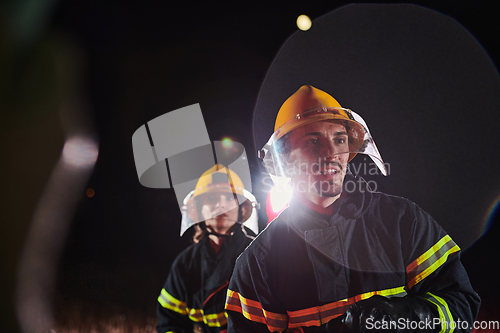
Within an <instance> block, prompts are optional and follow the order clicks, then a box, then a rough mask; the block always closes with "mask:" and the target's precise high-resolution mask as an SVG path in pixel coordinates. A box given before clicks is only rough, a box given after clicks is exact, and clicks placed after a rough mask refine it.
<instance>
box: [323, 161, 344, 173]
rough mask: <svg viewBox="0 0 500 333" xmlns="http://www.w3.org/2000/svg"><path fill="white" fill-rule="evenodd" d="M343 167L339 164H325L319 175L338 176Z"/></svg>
mask: <svg viewBox="0 0 500 333" xmlns="http://www.w3.org/2000/svg"><path fill="white" fill-rule="evenodd" d="M341 170H342V167H341V166H340V165H339V164H338V163H328V164H326V163H325V164H324V165H323V167H322V168H321V169H320V170H319V173H320V174H321V175H323V176H330V175H336V174H338V173H340V172H341Z"/></svg>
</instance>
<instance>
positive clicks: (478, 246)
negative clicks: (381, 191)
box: [0, 0, 500, 332]
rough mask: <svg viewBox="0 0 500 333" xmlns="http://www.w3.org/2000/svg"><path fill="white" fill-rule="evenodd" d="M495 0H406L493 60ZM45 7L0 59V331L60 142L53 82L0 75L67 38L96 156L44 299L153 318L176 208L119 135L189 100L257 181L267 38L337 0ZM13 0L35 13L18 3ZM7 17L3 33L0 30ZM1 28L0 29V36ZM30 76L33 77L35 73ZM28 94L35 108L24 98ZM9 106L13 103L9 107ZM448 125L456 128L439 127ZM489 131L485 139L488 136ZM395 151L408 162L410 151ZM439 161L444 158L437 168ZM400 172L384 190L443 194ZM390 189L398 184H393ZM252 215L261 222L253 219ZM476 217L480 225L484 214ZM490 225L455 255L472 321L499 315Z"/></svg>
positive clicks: (421, 199) (495, 185) (272, 42)
mask: <svg viewBox="0 0 500 333" xmlns="http://www.w3.org/2000/svg"><path fill="white" fill-rule="evenodd" d="M360 2H363V1H360ZM370 2H371V3H373V1H370ZM496 2H497V1H495V0H491V1H487V0H471V1H469V0H464V1H452V0H447V1H415V2H412V3H415V4H421V5H424V6H426V7H428V8H432V9H435V10H438V11H440V12H442V13H445V14H447V15H450V16H451V17H453V18H455V19H456V20H457V21H458V22H460V23H461V24H463V25H464V26H465V27H466V28H467V29H468V30H469V31H470V33H471V34H472V35H474V36H475V37H476V38H477V40H478V41H479V42H480V43H481V44H482V45H483V47H484V49H485V50H486V52H487V53H488V54H489V55H490V57H491V58H492V60H493V61H494V62H496V63H498V61H500V48H499V47H498V42H499V36H500V22H499V20H498V14H499V13H500V11H499V10H498V9H496V8H497V6H495V5H496ZM12 3H14V2H12ZM20 3H22V2H20ZM47 3H50V5H49V6H48V7H47V8H48V9H47V10H46V11H45V12H44V11H43V10H41V9H40V7H38V9H36V10H39V13H40V16H44V15H45V16H44V17H45V21H44V24H40V28H39V30H38V31H37V32H36V34H35V37H33V39H32V40H31V42H30V43H25V44H24V45H21V46H18V47H17V49H16V51H15V52H11V55H12V54H14V55H15V56H11V57H3V58H2V59H3V60H2V61H3V63H2V67H1V69H3V70H5V69H6V68H9V67H8V66H9V64H13V65H12V66H14V68H16V69H17V70H13V71H10V72H9V71H4V72H8V73H10V75H11V76H9V75H5V76H4V78H2V87H1V88H2V97H4V98H6V100H9V101H10V102H9V103H10V104H9V103H5V104H2V105H4V106H5V105H8V106H9V107H10V108H9V107H5V108H4V110H7V112H4V110H2V111H1V112H2V118H1V121H2V123H1V128H2V134H1V135H2V136H1V137H2V143H1V148H2V156H7V157H6V158H5V157H4V158H3V162H4V163H2V164H4V165H3V166H2V170H3V171H2V172H3V174H4V175H9V176H8V177H5V179H3V180H2V183H1V187H2V198H3V199H2V201H3V202H2V221H1V222H0V225H1V229H0V230H1V236H2V240H1V242H2V244H1V248H0V249H1V252H2V254H1V262H2V264H1V265H2V266H1V269H2V270H1V275H2V278H1V282H2V287H1V301H2V308H1V311H0V313H1V316H2V322H4V323H5V327H6V328H7V330H3V329H0V331H2V332H4V331H5V332H11V331H12V332H15V331H16V330H17V329H18V328H17V325H16V320H15V314H14V310H13V301H12V298H13V295H14V288H15V271H16V269H17V262H18V259H19V253H20V251H21V249H22V246H23V244H24V241H25V235H26V232H27V230H28V226H29V221H30V219H31V216H32V214H33V211H34V209H35V206H36V204H37V202H38V198H39V197H40V195H41V194H42V192H43V189H44V186H45V184H46V182H47V179H48V177H49V175H50V172H51V169H52V167H53V165H54V164H55V162H56V160H57V158H58V156H59V154H60V152H61V149H62V147H63V144H64V136H63V131H62V129H61V125H60V120H59V118H58V115H57V109H55V110H52V109H50V108H48V107H42V106H43V105H45V104H46V105H51V103H55V102H53V101H46V100H45V99H44V98H45V96H47V95H48V94H45V90H44V89H49V88H47V86H50V84H52V81H50V80H48V81H45V80H42V79H40V78H35V79H33V81H29V82H31V83H29V84H25V85H23V83H20V84H19V85H18V86H20V87H22V89H26V91H32V92H33V91H34V92H33V93H32V94H31V95H29V96H27V99H28V100H29V102H26V103H25V102H24V98H25V97H26V96H24V95H23V96H22V97H16V98H10V97H8V98H7V97H5V96H7V95H8V94H9V93H13V94H14V95H16V93H17V92H16V90H15V88H16V87H18V86H16V84H13V86H14V88H12V86H11V82H10V81H9V80H8V78H13V77H14V75H13V74H12V73H18V74H19V75H26V76H30V75H31V73H32V72H30V69H32V68H34V69H37V68H38V69H40V68H45V67H44V66H43V64H44V63H43V61H40V62H38V61H37V59H38V58H37V57H38V56H39V57H40V58H43V57H44V56H45V55H46V54H47V52H48V53H50V52H49V51H47V50H48V49H50V47H54V45H55V44H56V42H55V41H57V42H58V43H62V44H63V45H66V44H64V43H67V45H71V46H70V47H71V48H72V49H75V50H76V51H75V53H76V54H77V56H76V58H77V59H78V62H77V63H78V68H79V70H78V73H79V74H78V76H77V77H78V83H77V86H78V91H79V93H80V94H81V96H84V100H85V105H86V109H87V110H88V112H89V114H90V117H91V119H93V122H94V126H95V131H96V133H97V134H98V137H99V157H98V160H97V162H96V164H95V168H94V170H93V172H92V174H91V176H90V179H89V180H88V182H87V185H86V186H85V188H84V189H83V190H82V193H81V198H80V199H81V201H80V202H79V204H78V206H77V209H76V211H75V212H74V218H73V219H72V223H71V226H70V228H69V233H68V235H67V239H66V242H65V246H64V248H63V251H62V254H61V259H60V263H59V267H58V274H57V282H56V295H55V297H54V307H55V308H54V309H55V313H56V317H57V318H60V319H61V321H63V322H67V321H68V319H67V318H66V317H67V315H69V314H71V315H73V314H74V313H75V312H79V313H80V314H81V315H82V316H91V315H92V316H93V315H95V316H97V317H104V316H108V315H109V316H112V315H115V314H124V315H126V316H127V318H131V316H137V317H140V318H147V317H154V316H155V305H156V298H157V296H158V294H159V292H160V290H161V288H162V285H163V282H164V280H165V278H166V277H167V275H168V272H169V266H170V264H171V263H172V261H173V259H174V258H175V257H176V255H177V254H178V253H179V252H180V251H181V250H182V249H184V248H185V247H186V246H187V245H188V244H189V240H188V238H187V237H183V238H180V237H179V228H180V218H181V216H180V212H179V209H178V206H177V201H176V198H175V195H174V192H173V190H157V189H150V188H145V187H142V186H141V185H140V184H139V181H138V179H137V173H136V170H135V165H134V159H133V153H132V145H131V138H132V134H133V133H134V131H135V130H136V129H138V128H139V127H140V126H141V125H143V124H144V123H146V122H148V121H149V120H151V119H153V118H155V117H157V116H160V115H162V114H164V113H166V112H169V111H173V110H175V109H178V108H180V107H184V106H187V105H191V104H194V103H200V105H201V109H202V112H203V115H204V119H205V123H206V125H207V129H208V133H209V135H210V138H211V140H213V141H215V140H220V139H222V138H223V137H230V138H232V139H233V140H235V141H237V142H240V143H242V144H243V145H244V146H245V147H246V152H247V155H248V157H249V160H250V167H251V171H252V175H253V176H255V178H254V182H256V183H258V180H255V179H258V177H259V174H260V170H259V164H258V161H257V159H256V156H255V147H254V143H253V142H254V141H253V138H252V113H253V108H254V106H255V103H256V100H257V97H258V93H259V89H260V86H261V84H262V81H263V80H264V77H265V75H266V72H267V70H268V68H269V66H270V65H271V63H272V61H273V59H274V57H275V56H276V54H277V52H278V51H279V49H280V46H281V45H282V44H283V43H284V42H285V40H286V39H287V38H288V37H289V36H290V35H291V34H292V33H294V32H295V31H296V30H297V27H296V25H295V21H296V18H297V17H298V16H299V15H300V14H306V15H308V16H309V17H310V18H311V19H315V18H317V17H320V16H322V15H324V14H326V13H328V12H330V11H332V10H334V9H336V8H338V7H340V6H342V5H345V4H347V3H349V2H347V1H309V2H306V1H271V2H263V1H252V2H195V1H185V2H182V3H181V2H174V3H172V2H168V1H152V0H144V1H118V0H113V1H80V0H74V1H69V0H61V1H53V2H50V1H48V2H47ZM24 4H25V5H26V6H34V7H36V6H35V5H33V3H32V2H29V1H25V2H24ZM14 7H16V6H11V8H14ZM20 7H22V6H20ZM2 8H3V11H2V13H3V14H2V15H3V17H10V18H11V19H12V16H9V15H8V13H9V11H8V10H7V9H8V7H7V6H4V7H2ZM6 8H7V9H6ZM25 9H26V8H25ZM44 13H45V14H44ZM14 18H15V17H14ZM5 22H7V20H6V21H5ZM6 24H7V23H5V24H4V28H3V29H4V31H8V29H7V28H5V26H6ZM6 35H8V33H5V32H4V34H3V36H6ZM2 41H3V43H4V45H3V46H2V50H1V51H2V52H3V53H4V54H7V53H8V52H7V51H6V50H9V47H11V46H12V45H11V44H12V43H10V44H9V42H8V38H6V37H4V38H3V39H2ZM61 41H63V42H61ZM12 49H14V47H11V48H10V50H12ZM44 59H45V58H44ZM24 62H26V64H27V65H26V66H25V65H24ZM21 68H22V69H24V70H21ZM40 73H41V74H40V75H42V76H41V77H42V78H43V75H44V70H40ZM47 73H49V69H47ZM47 75H49V76H50V73H49V74H47ZM75 80H76V79H75ZM16 82H17V81H16ZM33 82H35V83H33ZM40 82H42V83H40ZM32 83H33V84H32ZM25 86H28V87H27V88H26V87H25ZM23 91H24V90H23ZM6 92H7V93H6ZM21 95H22V94H21V93H19V96H21ZM9 96H10V95H9ZM40 100H41V101H42V102H43V103H45V104H43V103H42V104H43V105H42V104H40V103H38V102H37V101H40ZM16 105H22V107H21V108H18V109H17V108H16V107H15V106H16ZM30 105H31V106H33V105H35V106H36V107H29V106H30ZM40 105H42V106H40ZM485 112H491V124H489V125H490V126H494V125H495V124H499V123H500V122H499V116H498V113H499V110H485ZM449 130H450V131H460V129H456V128H453V126H451V125H450V127H449ZM468 130H469V129H468ZM479 130H480V129H479ZM372 131H373V129H372ZM381 136H383V133H376V134H375V137H376V138H377V137H381ZM491 139H492V140H496V139H498V135H496V136H495V137H492V138H491ZM377 142H378V141H377ZM486 144H487V143H486ZM492 147H498V145H497V144H495V145H492ZM258 148H260V147H258ZM379 149H380V151H381V153H382V156H384V152H385V151H387V150H390V149H391V147H384V146H380V145H379ZM4 150H5V153H4V152H3V151H4ZM463 151H464V152H465V153H467V154H469V155H470V156H471V157H470V158H473V159H477V169H476V170H472V171H469V170H468V172H479V173H480V172H482V168H481V164H482V163H485V164H486V163H487V164H488V165H489V166H491V165H495V164H496V163H498V162H499V161H500V159H499V157H498V150H492V151H491V154H490V155H489V156H475V154H474V151H473V147H463ZM401 158H402V159H405V158H406V159H407V160H408V163H409V157H404V156H402V157H401ZM445 159H446V155H443V166H444V165H445ZM5 162H7V163H5ZM386 162H389V163H390V162H391V161H388V160H386ZM457 167H458V168H460V166H457ZM4 169H5V170H4ZM444 169H445V170H446V168H444ZM489 169H491V168H489ZM444 172H446V171H444ZM406 177H407V178H408V179H409V181H407V182H406V183H405V186H406V187H405V188H404V189H403V188H401V189H400V190H399V191H397V193H394V194H398V195H403V196H406V197H408V198H409V199H411V200H414V201H415V202H417V203H418V204H419V205H421V206H422V207H423V208H424V209H430V207H432V206H433V203H432V202H429V201H428V200H427V201H426V197H427V195H428V193H429V192H430V191H441V192H440V193H442V195H447V192H446V189H440V188H439V184H435V186H433V187H432V188H428V187H427V188H426V187H422V186H421V182H420V181H419V180H418V179H412V176H411V175H410V174H408V175H407V176H406ZM383 181H386V180H384V179H382V180H381V182H383ZM387 181H390V180H387ZM489 185H491V186H488V187H487V188H486V187H484V188H481V189H480V191H482V192H483V193H485V195H486V194H488V195H487V197H488V198H491V202H483V203H481V205H482V206H481V207H479V208H476V209H475V210H476V211H479V210H480V211H483V212H484V214H486V211H487V208H488V206H489V205H490V204H491V203H493V201H494V199H495V198H498V195H499V194H500V183H499V182H498V177H497V176H496V175H495V177H492V183H491V184H489ZM391 186H393V187H394V188H397V185H391ZM391 186H388V187H389V188H391ZM87 188H92V189H94V190H95V195H94V196H92V197H88V196H87V195H86V193H85V189H87ZM254 190H255V191H254V194H255V195H256V197H257V199H258V200H259V201H260V202H261V204H262V207H263V208H264V204H265V193H264V192H261V191H260V187H259V186H258V184H256V185H254ZM475 190H477V189H475ZM453 195H455V196H457V197H463V198H464V200H463V205H464V207H465V206H466V205H468V204H469V203H477V200H472V199H471V200H468V199H470V198H467V192H466V191H465V193H463V194H462V195H460V194H459V195H457V194H456V193H454V194H453ZM263 211H264V209H263V210H262V212H261V221H260V222H261V224H262V225H264V224H265V222H266V221H265V215H264V213H263ZM431 213H432V212H431ZM477 219H478V221H479V220H482V219H483V215H478V216H477ZM493 220H494V221H493ZM479 224H480V222H478V223H477V225H479ZM489 227H490V228H489V231H488V232H487V233H486V234H485V235H484V236H483V237H482V238H481V239H480V240H479V241H477V242H476V243H475V244H473V245H472V246H471V247H469V248H468V249H467V250H466V251H464V253H463V256H462V257H463V263H464V265H465V266H466V268H467V269H468V272H469V274H470V278H471V281H472V284H473V286H474V287H475V289H476V290H477V291H478V293H479V294H480V295H481V296H482V297H483V310H482V311H483V313H482V315H483V317H484V318H488V319H490V320H499V316H498V310H497V309H498V305H497V299H498V297H500V290H499V287H498V282H497V281H498V278H497V277H496V274H498V273H499V272H500V270H499V264H498V259H497V258H496V254H497V253H498V250H499V245H498V243H499V242H498V235H499V231H498V214H497V215H496V218H495V219H493V218H492V219H491V222H490V223H489ZM479 228H480V227H479V226H478V227H477V229H479ZM471 232H472V233H477V232H478V230H471Z"/></svg>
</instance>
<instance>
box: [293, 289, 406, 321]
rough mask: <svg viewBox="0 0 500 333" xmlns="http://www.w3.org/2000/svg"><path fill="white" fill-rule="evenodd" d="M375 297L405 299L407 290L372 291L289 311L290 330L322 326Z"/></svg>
mask: <svg viewBox="0 0 500 333" xmlns="http://www.w3.org/2000/svg"><path fill="white" fill-rule="evenodd" d="M374 295H381V296H386V297H387V296H393V297H403V296H405V295H406V290H405V287H404V286H403V287H397V288H390V289H385V290H378V291H370V292H367V293H363V294H360V295H356V296H354V297H350V298H346V299H343V300H339V301H336V302H333V303H328V304H325V305H321V306H315V307H312V308H307V309H303V310H296V311H287V314H288V318H289V323H288V328H296V327H302V326H321V325H323V324H326V323H328V322H329V321H330V320H332V319H335V318H337V317H339V316H340V315H342V314H344V313H345V312H346V311H347V309H348V308H349V307H350V306H351V305H353V304H354V303H356V302H359V301H361V300H364V299H367V298H370V297H372V296H374Z"/></svg>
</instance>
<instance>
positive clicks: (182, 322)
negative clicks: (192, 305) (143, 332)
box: [156, 259, 193, 333]
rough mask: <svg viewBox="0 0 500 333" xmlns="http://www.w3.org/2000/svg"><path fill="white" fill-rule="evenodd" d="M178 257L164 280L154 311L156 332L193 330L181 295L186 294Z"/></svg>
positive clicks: (178, 332)
mask: <svg viewBox="0 0 500 333" xmlns="http://www.w3.org/2000/svg"><path fill="white" fill-rule="evenodd" d="M178 261H179V260H178V259H177V260H176V261H175V262H174V264H173V265H172V268H171V269H170V274H169V276H168V278H167V281H166V282H165V285H164V287H163V289H162V290H161V293H160V296H159V297H158V304H157V306H156V313H157V316H158V326H157V327H156V331H157V332H158V333H167V332H176V333H185V332H186V333H187V332H193V322H192V321H191V320H190V319H189V317H188V311H187V308H186V302H185V298H184V296H183V295H186V286H185V284H184V280H183V279H182V265H179V264H178Z"/></svg>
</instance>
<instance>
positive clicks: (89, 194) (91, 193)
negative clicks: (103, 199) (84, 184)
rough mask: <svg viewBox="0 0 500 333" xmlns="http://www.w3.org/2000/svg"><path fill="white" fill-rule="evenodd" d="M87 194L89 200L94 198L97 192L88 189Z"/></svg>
mask: <svg viewBox="0 0 500 333" xmlns="http://www.w3.org/2000/svg"><path fill="white" fill-rule="evenodd" d="M85 194H87V196H88V197H89V198H92V197H93V196H94V195H95V191H94V189H93V188H88V189H87V191H85Z"/></svg>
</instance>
